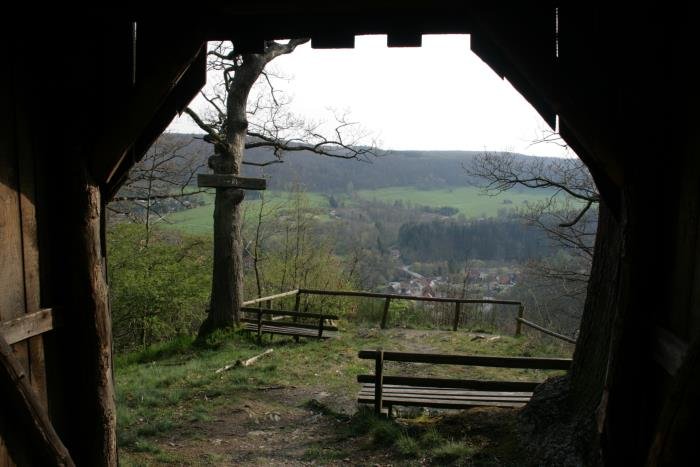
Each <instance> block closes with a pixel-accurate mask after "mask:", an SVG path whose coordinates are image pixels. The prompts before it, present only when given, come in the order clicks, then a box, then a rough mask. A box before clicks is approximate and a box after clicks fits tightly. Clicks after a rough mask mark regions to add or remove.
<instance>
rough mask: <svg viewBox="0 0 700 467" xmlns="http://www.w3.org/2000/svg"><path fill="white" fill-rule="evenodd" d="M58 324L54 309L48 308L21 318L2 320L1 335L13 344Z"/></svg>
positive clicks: (0, 325)
mask: <svg viewBox="0 0 700 467" xmlns="http://www.w3.org/2000/svg"><path fill="white" fill-rule="evenodd" d="M57 324H58V323H57V320H56V314H55V312H54V310H53V309H51V308H46V309H43V310H39V311H36V312H34V313H27V314H26V315H24V316H20V317H19V318H15V319H11V320H8V321H3V322H0V336H2V337H3V338H4V339H5V340H6V341H7V343H8V344H10V345H12V344H15V343H17V342H20V341H23V340H24V339H29V338H30V337H33V336H38V335H39V334H43V333H45V332H48V331H51V330H52V329H54V328H55V327H56V326H57Z"/></svg>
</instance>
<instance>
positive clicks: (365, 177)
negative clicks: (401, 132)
mask: <svg viewBox="0 0 700 467" xmlns="http://www.w3.org/2000/svg"><path fill="white" fill-rule="evenodd" d="M193 137H194V135H187V134H178V133H166V134H164V135H162V136H161V138H163V139H178V140H183V141H184V140H189V139H192V138H193ZM187 151H191V153H192V154H193V155H195V156H196V157H199V158H202V160H206V158H207V157H208V156H209V155H211V154H212V147H211V145H210V144H208V143H205V142H204V141H202V140H201V139H195V140H194V141H193V142H192V143H191V144H190V145H189V146H188V147H187ZM480 153H481V151H388V152H386V154H385V155H382V156H381V157H376V158H373V159H372V160H370V161H358V160H345V159H339V158H333V157H325V156H319V155H316V154H313V153H311V152H308V151H300V152H294V153H287V154H285V155H284V158H283V160H284V163H282V164H272V165H269V166H267V167H265V168H264V169H261V168H258V167H251V166H244V175H246V176H252V177H256V176H261V175H262V174H263V172H264V174H265V176H267V177H270V180H269V183H268V186H269V188H270V189H273V190H274V189H278V190H282V189H285V188H287V187H288V186H289V185H290V184H292V183H300V184H302V185H304V186H305V187H306V189H307V190H309V191H316V192H325V193H343V192H347V191H352V190H373V189H377V188H387V187H396V186H412V187H415V188H418V189H426V190H428V189H435V188H444V187H460V186H466V185H472V184H475V182H476V181H475V180H470V177H469V176H468V175H467V174H466V172H465V170H464V168H463V166H464V165H467V164H469V163H471V161H472V160H473V158H474V157H475V156H477V155H478V154H480ZM521 157H525V158H529V159H532V157H531V156H524V155H523V156H521ZM273 159H274V155H273V154H272V151H270V150H267V149H265V148H257V149H251V150H249V151H248V153H247V154H246V160H249V161H252V162H265V161H269V160H273Z"/></svg>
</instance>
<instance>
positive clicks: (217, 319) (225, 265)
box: [199, 188, 245, 336]
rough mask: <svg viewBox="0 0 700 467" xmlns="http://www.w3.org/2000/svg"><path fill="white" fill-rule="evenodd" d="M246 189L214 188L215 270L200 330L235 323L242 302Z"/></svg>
mask: <svg viewBox="0 0 700 467" xmlns="http://www.w3.org/2000/svg"><path fill="white" fill-rule="evenodd" d="M244 195H245V192H244V191H243V190H239V189H235V188H217V190H216V198H215V201H214V270H213V276H212V289H211V308H210V310H209V316H207V319H206V320H205V321H204V323H203V324H202V327H201V328H200V331H199V334H200V336H205V335H207V334H209V333H211V332H212V331H214V330H216V329H224V328H227V327H231V326H234V325H237V324H238V323H239V320H240V317H239V312H240V309H241V304H242V302H243V299H242V292H243V237H242V234H241V224H242V218H241V216H242V209H241V201H243V197H244Z"/></svg>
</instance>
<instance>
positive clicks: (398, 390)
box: [360, 384, 532, 399]
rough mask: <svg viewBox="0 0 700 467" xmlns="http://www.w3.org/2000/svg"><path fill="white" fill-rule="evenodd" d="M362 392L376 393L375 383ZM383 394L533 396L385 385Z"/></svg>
mask: <svg viewBox="0 0 700 467" xmlns="http://www.w3.org/2000/svg"><path fill="white" fill-rule="evenodd" d="M360 393H367V394H369V393H372V394H374V384H363V385H362V389H360ZM382 394H386V395H403V394H405V395H411V396H413V395H418V396H420V395H423V394H426V395H431V394H439V395H441V396H461V397H505V398H521V399H522V398H527V399H529V398H530V397H532V392H522V391H470V390H465V389H449V388H416V387H413V386H395V385H391V386H389V385H385V386H383V387H382Z"/></svg>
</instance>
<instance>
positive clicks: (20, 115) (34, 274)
mask: <svg viewBox="0 0 700 467" xmlns="http://www.w3.org/2000/svg"><path fill="white" fill-rule="evenodd" d="M15 85H16V89H15V92H16V93H17V95H18V96H20V99H26V96H25V95H24V93H26V92H31V91H29V90H25V88H26V83H25V82H24V81H23V80H16V81H15ZM29 112H30V110H29V109H27V108H25V107H24V106H17V107H16V116H17V117H16V118H17V150H18V151H17V154H18V157H19V163H18V168H19V195H20V198H19V201H20V203H19V207H20V215H21V227H22V261H23V266H24V298H25V306H26V309H25V311H29V312H33V311H35V310H39V309H40V308H41V287H40V269H39V236H38V228H37V198H38V196H37V179H36V178H37V173H38V172H37V168H36V158H37V152H36V151H35V149H34V137H35V132H34V128H33V127H32V125H31V122H30V119H29V115H28V114H29ZM0 332H1V331H0ZM33 336H36V335H33ZM28 337H30V336H28ZM5 340H8V339H7V338H6V339H5ZM8 341H9V340H8ZM27 351H28V362H29V379H30V382H31V385H32V388H33V389H34V391H35V393H36V394H37V396H38V398H39V401H40V402H41V403H42V404H43V406H44V407H46V406H47V405H48V395H47V387H46V363H45V358H44V342H43V339H42V338H41V337H35V338H33V339H29V340H28V341H27Z"/></svg>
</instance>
